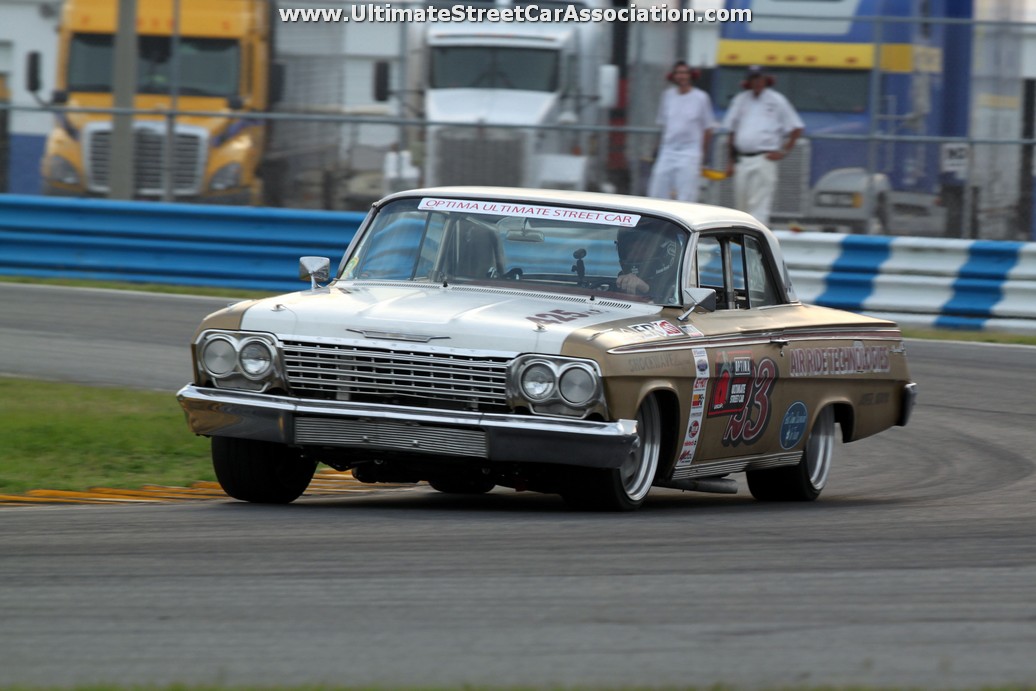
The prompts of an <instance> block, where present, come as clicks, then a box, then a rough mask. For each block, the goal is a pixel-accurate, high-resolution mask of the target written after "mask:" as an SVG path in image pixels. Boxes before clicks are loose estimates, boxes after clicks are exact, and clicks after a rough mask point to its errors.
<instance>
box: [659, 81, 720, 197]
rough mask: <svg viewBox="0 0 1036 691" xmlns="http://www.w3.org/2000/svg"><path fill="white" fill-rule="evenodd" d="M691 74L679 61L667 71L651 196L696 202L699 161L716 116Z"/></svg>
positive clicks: (709, 138) (704, 150)
mask: <svg viewBox="0 0 1036 691" xmlns="http://www.w3.org/2000/svg"><path fill="white" fill-rule="evenodd" d="M694 77H695V71H694V70H692V69H691V68H690V67H689V66H688V65H687V63H686V62H683V61H682V60H681V61H679V62H677V63H676V64H675V65H673V70H672V72H670V73H669V80H670V81H671V82H673V84H674V86H671V87H670V88H668V89H666V90H665V92H663V93H662V100H661V103H660V104H659V106H658V124H659V125H660V126H661V127H662V142H661V145H660V146H659V151H658V157H657V158H656V159H655V165H654V166H653V167H652V169H651V178H650V180H649V181H648V196H650V197H660V198H662V199H673V198H675V199H678V200H680V201H684V202H696V201H698V191H699V190H700V188H701V164H702V160H703V157H704V155H705V152H706V151H707V150H708V148H709V144H710V142H711V141H712V128H713V126H714V125H715V119H714V117H713V114H712V99H710V98H709V95H708V94H707V93H705V92H704V91H702V90H701V89H696V88H694V84H693V80H694Z"/></svg>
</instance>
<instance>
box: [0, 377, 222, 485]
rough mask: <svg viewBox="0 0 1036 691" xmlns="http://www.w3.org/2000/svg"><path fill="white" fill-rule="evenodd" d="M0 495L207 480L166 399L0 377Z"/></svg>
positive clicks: (198, 444)
mask: <svg viewBox="0 0 1036 691" xmlns="http://www.w3.org/2000/svg"><path fill="white" fill-rule="evenodd" d="M0 439H3V444H2V445H0V493H4V494H15V493H21V492H25V491H27V490H30V489H37V488H47V489H68V490H82V489H87V488H89V487H95V486H104V487H119V488H132V487H139V486H141V485H144V484H160V485H177V486H187V485H189V484H190V483H192V482H194V481H197V480H212V479H214V475H213V472H212V466H211V463H210V460H209V453H208V440H206V439H203V438H201V437H196V436H195V435H194V434H193V433H192V432H191V431H190V430H189V429H188V428H187V423H186V422H185V421H184V417H183V412H182V411H181V409H180V406H179V404H178V403H177V402H176V398H175V397H174V396H172V395H171V394H168V393H160V392H152V391H134V390H128V389H117V388H101V387H90V386H78V385H74V384H59V383H54V382H42V381H36V380H29V379H7V378H0Z"/></svg>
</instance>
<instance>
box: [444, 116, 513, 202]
mask: <svg viewBox="0 0 1036 691" xmlns="http://www.w3.org/2000/svg"><path fill="white" fill-rule="evenodd" d="M435 143H436V152H435V171H434V172H435V184H437V185H502V186H507V187H521V186H522V185H523V184H524V171H525V170H526V168H527V162H526V158H527V156H528V154H527V152H526V138H525V135H523V134H522V133H521V132H519V131H518V130H500V129H496V130H494V129H492V128H484V127H477V128H476V127H470V128H455V127H448V128H444V129H441V130H439V131H438V132H437V133H436V138H435Z"/></svg>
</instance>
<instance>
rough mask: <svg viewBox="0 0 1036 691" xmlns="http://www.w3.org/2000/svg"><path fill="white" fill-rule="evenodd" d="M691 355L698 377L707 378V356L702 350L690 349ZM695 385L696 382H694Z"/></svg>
mask: <svg viewBox="0 0 1036 691" xmlns="http://www.w3.org/2000/svg"><path fill="white" fill-rule="evenodd" d="M691 353H693V354H694V362H695V369H697V370H698V376H699V377H705V379H708V377H709V355H708V353H707V352H706V351H705V349H704V348H692V349H691ZM695 383H697V382H695Z"/></svg>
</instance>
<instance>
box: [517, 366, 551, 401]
mask: <svg viewBox="0 0 1036 691" xmlns="http://www.w3.org/2000/svg"><path fill="white" fill-rule="evenodd" d="M553 391H554V370H552V369H551V368H550V367H547V365H545V364H543V363H542V362H537V363H535V364H533V365H529V366H528V367H526V368H525V371H524V372H522V392H523V393H524V394H525V395H526V396H527V397H528V398H529V399H530V400H533V401H542V400H543V399H545V398H547V397H548V396H550V394H551V393H553Z"/></svg>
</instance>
